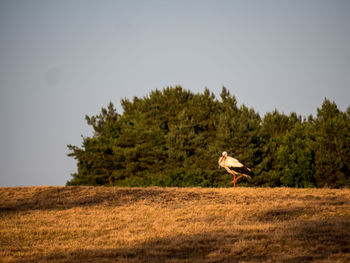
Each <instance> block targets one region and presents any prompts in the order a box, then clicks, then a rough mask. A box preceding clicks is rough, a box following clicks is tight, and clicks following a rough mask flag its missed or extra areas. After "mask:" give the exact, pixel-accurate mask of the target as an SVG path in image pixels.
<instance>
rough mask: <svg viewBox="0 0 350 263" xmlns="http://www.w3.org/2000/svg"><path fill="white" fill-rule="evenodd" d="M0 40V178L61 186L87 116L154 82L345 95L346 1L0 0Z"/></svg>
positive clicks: (311, 105)
mask: <svg viewBox="0 0 350 263" xmlns="http://www.w3.org/2000/svg"><path fill="white" fill-rule="evenodd" d="M0 40H1V41H0V121H1V128H0V145H1V147H0V186H17V185H64V184H65V183H66V181H67V180H68V179H69V178H70V173H73V172H74V171H75V170H76V165H75V161H74V160H73V159H72V158H69V157H67V156H66V154H67V153H68V151H67V147H66V145H67V144H74V145H79V146H80V144H81V137H80V136H81V135H91V134H92V131H91V129H90V127H89V126H87V125H86V123H85V120H84V116H85V114H88V115H93V114H97V113H99V111H100V109H101V107H104V106H106V105H107V104H108V102H109V101H112V102H113V103H114V104H115V105H116V107H117V109H118V110H119V111H120V110H121V107H120V99H121V98H125V97H126V98H130V99H131V98H132V97H133V96H144V95H147V94H148V93H149V92H150V91H151V90H154V89H156V88H158V89H162V88H163V87H166V86H174V85H177V84H178V85H182V86H183V87H184V88H185V89H189V90H191V91H193V92H202V91H203V90H204V88H205V87H208V88H209V89H210V90H211V91H213V92H214V93H215V94H216V95H217V96H218V95H219V93H220V91H221V87H222V86H223V85H224V86H226V87H227V88H228V89H229V90H230V91H231V93H232V94H234V95H235V96H236V98H237V100H238V104H239V105H240V104H242V103H244V104H246V105H247V106H249V107H253V108H254V109H255V110H256V111H258V112H260V114H261V115H263V114H265V113H266V112H269V111H272V110H274V109H275V108H277V109H278V110H279V111H281V112H285V113H287V114H289V113H290V112H291V111H295V112H297V113H298V114H301V115H309V114H314V115H315V113H316V109H317V107H319V106H321V104H322V101H323V99H324V98H325V97H327V98H329V99H331V100H334V101H335V102H336V103H337V105H338V107H339V108H340V109H341V110H345V109H346V107H347V106H349V104H350V103H349V101H350V85H349V84H350V1H338V0H329V1H322V0H289V1H284V0H274V1H271V0H266V1H263V0H257V1H251V0H242V1H234V0H232V1H220V0H212V1H191V0H187V1H179V0H176V1H175V0H173V1H169V0H162V1H132V0H125V1H117V0H115V1H104V0H95V1H87V0H70V1H61V0H60V1H51V0H42V1H36V0H21V1H20V0H8V1H5V0H0Z"/></svg>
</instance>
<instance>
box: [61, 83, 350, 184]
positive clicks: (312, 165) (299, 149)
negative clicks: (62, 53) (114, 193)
mask: <svg viewBox="0 0 350 263" xmlns="http://www.w3.org/2000/svg"><path fill="white" fill-rule="evenodd" d="M121 105H122V108H123V113H122V114H119V113H117V111H116V109H115V107H114V105H113V103H112V102H111V103H109V105H108V106H107V108H102V109H101V113H99V114H98V115H95V116H91V117H90V116H86V121H87V124H88V125H90V126H91V127H92V128H93V131H94V134H93V136H91V137H83V142H82V145H81V146H80V147H78V146H73V145H68V149H69V151H70V152H69V154H68V156H71V157H73V158H75V159H76V160H77V172H76V173H74V174H72V179H71V180H69V181H68V182H67V185H117V186H202V187H227V186H230V182H231V180H230V179H231V178H230V175H229V174H228V173H227V172H226V171H224V170H219V169H218V165H217V160H218V158H219V156H220V154H221V153H222V152H223V151H227V152H228V153H229V154H230V155H231V156H234V157H236V158H237V159H239V160H241V161H242V162H243V163H245V164H246V165H247V166H248V167H250V168H251V169H252V171H253V173H254V175H255V176H254V177H253V178H252V180H247V179H243V180H242V181H241V184H244V185H247V186H270V187H275V186H287V187H336V188H337V187H349V186H350V107H349V108H348V109H347V111H346V112H341V111H340V110H339V109H338V108H337V105H336V104H335V103H334V102H331V101H329V100H328V99H325V100H324V102H323V104H322V106H321V107H320V108H318V109H317V116H316V117H313V116H309V117H308V118H307V119H306V118H302V117H301V116H298V115H297V114H296V113H291V114H289V115H286V114H283V113H280V112H278V110H275V111H273V112H272V113H266V114H265V116H264V117H263V118H261V117H260V115H259V113H257V112H255V110H254V109H253V108H248V107H246V106H245V105H242V106H240V107H239V106H237V100H236V98H235V96H233V95H231V94H230V92H229V91H228V90H227V89H226V88H225V87H223V88H222V91H221V94H220V99H217V98H216V97H215V96H214V94H213V93H211V92H210V91H209V90H208V89H205V90H204V92H203V93H199V94H194V93H192V92H190V91H188V90H185V89H183V88H182V87H180V86H177V87H167V88H165V89H163V90H162V91H160V90H155V91H152V92H151V93H150V94H149V95H148V96H145V97H143V98H138V97H134V98H133V100H132V101H131V100H128V99H123V100H122V101H121Z"/></svg>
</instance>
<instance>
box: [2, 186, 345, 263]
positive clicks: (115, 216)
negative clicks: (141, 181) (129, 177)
mask: <svg viewBox="0 0 350 263" xmlns="http://www.w3.org/2000/svg"><path fill="white" fill-rule="evenodd" d="M0 261H2V262H350V190H349V189H342V190H335V189H289V188H274V189H271V188H236V190H235V191H234V190H233V189H232V188H224V189H212V188H209V189H205V188H114V187H111V188H108V187H16V188H0Z"/></svg>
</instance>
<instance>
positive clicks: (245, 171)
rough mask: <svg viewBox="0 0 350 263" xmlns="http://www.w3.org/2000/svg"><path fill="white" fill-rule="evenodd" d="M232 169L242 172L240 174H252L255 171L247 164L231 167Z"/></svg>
mask: <svg viewBox="0 0 350 263" xmlns="http://www.w3.org/2000/svg"><path fill="white" fill-rule="evenodd" d="M230 169H231V170H233V171H235V172H237V173H240V174H246V175H249V176H252V175H253V173H252V172H251V171H250V170H249V169H248V168H247V167H245V166H242V167H232V166H231V167H230Z"/></svg>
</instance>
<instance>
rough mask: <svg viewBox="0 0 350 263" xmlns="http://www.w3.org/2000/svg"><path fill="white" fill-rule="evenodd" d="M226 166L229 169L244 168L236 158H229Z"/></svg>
mask: <svg viewBox="0 0 350 263" xmlns="http://www.w3.org/2000/svg"><path fill="white" fill-rule="evenodd" d="M225 165H226V166H228V167H231V166H232V167H243V166H244V165H243V164H242V163H241V162H240V161H238V160H237V159H236V158H233V157H230V156H228V157H227V159H226V162H225Z"/></svg>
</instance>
